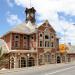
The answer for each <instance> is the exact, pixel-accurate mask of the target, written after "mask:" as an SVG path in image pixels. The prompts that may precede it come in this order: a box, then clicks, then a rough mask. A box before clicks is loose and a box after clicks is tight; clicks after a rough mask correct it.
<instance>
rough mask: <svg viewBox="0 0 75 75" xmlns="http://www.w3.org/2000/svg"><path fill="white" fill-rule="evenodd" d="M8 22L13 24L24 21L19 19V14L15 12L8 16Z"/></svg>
mask: <svg viewBox="0 0 75 75" xmlns="http://www.w3.org/2000/svg"><path fill="white" fill-rule="evenodd" d="M7 22H8V23H9V24H10V25H11V26H13V25H17V24H20V23H22V21H21V20H20V19H19V17H18V15H15V14H10V15H9V16H8V17H7Z"/></svg>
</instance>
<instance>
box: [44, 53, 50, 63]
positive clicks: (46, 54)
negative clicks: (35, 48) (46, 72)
mask: <svg viewBox="0 0 75 75" xmlns="http://www.w3.org/2000/svg"><path fill="white" fill-rule="evenodd" d="M44 57H45V61H46V62H48V63H50V60H51V59H50V57H51V55H50V53H48V52H47V53H45V54H44Z"/></svg>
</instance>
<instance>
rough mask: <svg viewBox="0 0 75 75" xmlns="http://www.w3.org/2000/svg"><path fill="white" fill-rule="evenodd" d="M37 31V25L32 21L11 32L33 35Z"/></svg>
mask: <svg viewBox="0 0 75 75" xmlns="http://www.w3.org/2000/svg"><path fill="white" fill-rule="evenodd" d="M35 31H36V25H33V24H32V23H31V22H30V21H28V23H25V22H24V23H22V24H20V25H18V26H16V27H14V28H12V30H11V32H17V33H25V34H31V33H34V32H35Z"/></svg>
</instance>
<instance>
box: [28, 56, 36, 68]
mask: <svg viewBox="0 0 75 75" xmlns="http://www.w3.org/2000/svg"><path fill="white" fill-rule="evenodd" d="M31 66H35V62H34V58H33V57H29V58H28V67H31Z"/></svg>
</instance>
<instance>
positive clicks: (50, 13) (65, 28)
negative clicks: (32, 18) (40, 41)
mask: <svg viewBox="0 0 75 75" xmlns="http://www.w3.org/2000/svg"><path fill="white" fill-rule="evenodd" d="M14 2H15V3H16V5H17V6H21V7H24V8H25V7H28V8H29V7H30V0H14ZM31 6H33V7H35V9H36V11H37V13H38V14H40V15H41V16H40V17H39V19H40V20H45V19H48V20H49V22H50V24H51V25H52V26H53V27H54V29H55V30H56V31H57V32H60V33H61V34H63V35H64V32H65V33H66V40H67V42H68V41H71V42H72V43H74V44H75V41H74V40H75V39H74V38H75V26H74V25H72V24H73V23H74V22H72V21H68V20H65V18H67V17H63V16H62V20H61V19H60V18H59V15H58V12H64V13H65V14H66V15H70V16H75V0H31ZM71 20H72V18H71ZM68 36H69V37H68ZM63 40H64V36H63V37H61V42H62V41H63Z"/></svg>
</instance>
